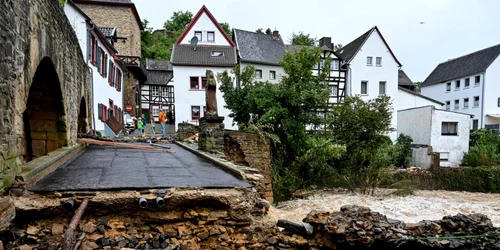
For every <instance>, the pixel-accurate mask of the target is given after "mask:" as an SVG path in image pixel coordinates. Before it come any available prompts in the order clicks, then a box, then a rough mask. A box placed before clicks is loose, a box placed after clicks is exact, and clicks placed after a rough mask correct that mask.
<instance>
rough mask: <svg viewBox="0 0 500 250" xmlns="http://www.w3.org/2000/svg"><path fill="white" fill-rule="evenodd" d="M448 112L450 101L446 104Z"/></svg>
mask: <svg viewBox="0 0 500 250" xmlns="http://www.w3.org/2000/svg"><path fill="white" fill-rule="evenodd" d="M446 110H450V101H447V102H446Z"/></svg>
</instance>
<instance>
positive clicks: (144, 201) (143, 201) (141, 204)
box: [139, 197, 148, 208]
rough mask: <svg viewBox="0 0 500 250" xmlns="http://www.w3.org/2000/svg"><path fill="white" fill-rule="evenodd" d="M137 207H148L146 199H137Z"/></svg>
mask: <svg viewBox="0 0 500 250" xmlns="http://www.w3.org/2000/svg"><path fill="white" fill-rule="evenodd" d="M139 206H140V207H141V208H146V207H148V201H147V200H146V198H144V197H142V198H140V199H139Z"/></svg>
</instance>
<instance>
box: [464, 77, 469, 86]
mask: <svg viewBox="0 0 500 250" xmlns="http://www.w3.org/2000/svg"><path fill="white" fill-rule="evenodd" d="M469 86H470V78H465V84H464V88H468V87H469Z"/></svg>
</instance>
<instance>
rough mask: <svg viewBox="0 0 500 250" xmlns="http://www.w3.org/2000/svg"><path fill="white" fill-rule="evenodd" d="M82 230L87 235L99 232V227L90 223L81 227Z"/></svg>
mask: <svg viewBox="0 0 500 250" xmlns="http://www.w3.org/2000/svg"><path fill="white" fill-rule="evenodd" d="M80 230H82V231H83V232H85V233H88V234H91V233H94V232H95V231H96V230H97V227H96V226H95V225H94V223H92V222H90V221H89V222H87V223H85V224H83V225H80Z"/></svg>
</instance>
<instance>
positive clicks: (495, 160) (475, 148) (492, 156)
mask: <svg viewBox="0 0 500 250" xmlns="http://www.w3.org/2000/svg"><path fill="white" fill-rule="evenodd" d="M499 153H500V136H498V135H496V134H494V133H491V132H489V131H488V130H486V129H480V130H477V131H475V132H473V133H472V134H471V135H470V148H469V152H468V153H464V158H463V160H462V163H463V165H466V166H470V167H477V166H496V165H499V164H500V155H499Z"/></svg>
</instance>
